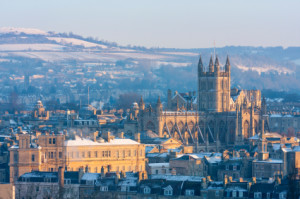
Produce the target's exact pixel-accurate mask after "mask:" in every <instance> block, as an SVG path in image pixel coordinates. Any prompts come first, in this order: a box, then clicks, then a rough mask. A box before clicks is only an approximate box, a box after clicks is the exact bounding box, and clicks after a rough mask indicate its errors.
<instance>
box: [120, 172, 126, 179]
mask: <svg viewBox="0 0 300 199" xmlns="http://www.w3.org/2000/svg"><path fill="white" fill-rule="evenodd" d="M121 178H122V179H124V178H126V173H125V171H123V170H122V171H121Z"/></svg>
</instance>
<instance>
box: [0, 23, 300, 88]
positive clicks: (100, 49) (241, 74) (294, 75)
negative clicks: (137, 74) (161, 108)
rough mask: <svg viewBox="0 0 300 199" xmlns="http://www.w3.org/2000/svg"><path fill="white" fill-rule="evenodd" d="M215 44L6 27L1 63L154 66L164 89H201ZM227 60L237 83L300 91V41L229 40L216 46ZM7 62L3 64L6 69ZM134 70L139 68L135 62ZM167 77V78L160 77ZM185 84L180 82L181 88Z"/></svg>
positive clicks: (0, 40)
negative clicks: (200, 76)
mask: <svg viewBox="0 0 300 199" xmlns="http://www.w3.org/2000/svg"><path fill="white" fill-rule="evenodd" d="M212 52H213V49H210V48H201V46H199V48H198V49H175V48H145V47H140V46H120V45H118V44H116V43H114V42H108V41H104V40H98V39H96V38H92V37H88V38H85V37H82V36H80V35H76V34H73V33H56V32H45V31H42V30H38V29H26V28H0V65H1V62H2V63H3V62H8V61H9V62H13V61H14V60H19V59H24V58H26V59H34V60H38V61H39V63H40V62H42V63H55V64H62V63H65V62H66V61H76V62H77V63H95V62H96V63H99V62H105V63H118V64H120V65H122V64H123V66H124V67H125V66H126V64H127V63H128V62H130V63H134V64H136V65H138V66H140V67H145V64H146V65H147V66H146V67H150V69H149V70H151V71H152V72H151V73H149V74H150V75H153V76H155V77H156V78H158V80H159V81H158V82H160V83H161V85H162V87H161V89H166V88H168V87H171V88H174V89H175V88H177V89H178V90H180V89H182V90H186V89H190V90H195V89H196V84H195V81H194V80H195V78H196V65H197V62H198V59H199V54H201V55H202V59H203V61H204V64H205V65H206V66H207V65H208V61H209V57H210V56H211V55H212ZM216 54H217V55H218V56H219V60H220V62H221V64H223V65H224V63H225V59H226V56H227V55H229V57H230V61H231V65H232V85H233V86H236V87H240V88H247V89H263V88H264V89H273V90H280V91H289V92H290V91H293V92H298V91H300V70H299V68H300V47H289V48H282V47H266V48H264V47H250V46H226V47H223V48H216ZM3 68H4V67H1V68H0V70H2V69H3ZM134 70H139V69H138V68H134ZM160 80H161V81H160ZM178 87H179V88H178Z"/></svg>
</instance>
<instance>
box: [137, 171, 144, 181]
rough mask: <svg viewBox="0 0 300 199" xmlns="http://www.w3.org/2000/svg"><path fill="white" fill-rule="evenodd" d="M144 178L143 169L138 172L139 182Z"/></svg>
mask: <svg viewBox="0 0 300 199" xmlns="http://www.w3.org/2000/svg"><path fill="white" fill-rule="evenodd" d="M142 180H143V173H142V171H139V172H138V183H140V182H141V181H142Z"/></svg>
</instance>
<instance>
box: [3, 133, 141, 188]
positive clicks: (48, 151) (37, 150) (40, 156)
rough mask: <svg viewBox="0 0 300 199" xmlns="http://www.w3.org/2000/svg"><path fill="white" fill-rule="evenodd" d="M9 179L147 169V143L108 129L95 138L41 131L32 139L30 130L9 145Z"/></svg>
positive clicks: (12, 180)
mask: <svg viewBox="0 0 300 199" xmlns="http://www.w3.org/2000/svg"><path fill="white" fill-rule="evenodd" d="M9 151H10V182H14V181H15V180H16V179H17V178H18V177H19V176H21V175H22V174H24V173H26V172H31V171H32V170H34V171H48V172H53V171H57V170H58V168H59V167H63V168H66V169H67V170H69V171H78V170H79V169H84V170H86V171H89V172H100V171H102V170H103V171H104V172H108V171H144V170H145V146H144V145H143V144H140V143H138V142H136V141H134V140H130V139H118V138H115V137H114V136H111V135H110V133H109V132H107V133H103V135H102V137H97V135H96V134H95V137H94V139H87V138H80V137H77V136H76V137H75V139H73V140H65V136H64V135H54V134H51V135H40V136H39V137H38V139H37V141H36V143H33V142H32V140H31V136H30V135H29V134H22V135H20V136H19V145H14V146H12V147H11V148H10V149H9Z"/></svg>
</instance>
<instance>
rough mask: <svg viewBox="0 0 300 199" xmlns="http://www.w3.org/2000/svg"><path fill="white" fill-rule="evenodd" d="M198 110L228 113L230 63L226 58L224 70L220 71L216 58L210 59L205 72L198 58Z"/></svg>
mask: <svg viewBox="0 0 300 199" xmlns="http://www.w3.org/2000/svg"><path fill="white" fill-rule="evenodd" d="M198 110H199V111H205V112H227V111H230V62H229V58H228V57H227V60H226V64H225V70H220V63H219V59H218V57H216V60H215V64H214V63H213V59H212V57H211V58H210V61H209V66H208V70H205V68H204V66H203V63H202V59H201V56H200V59H199V63H198Z"/></svg>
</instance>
